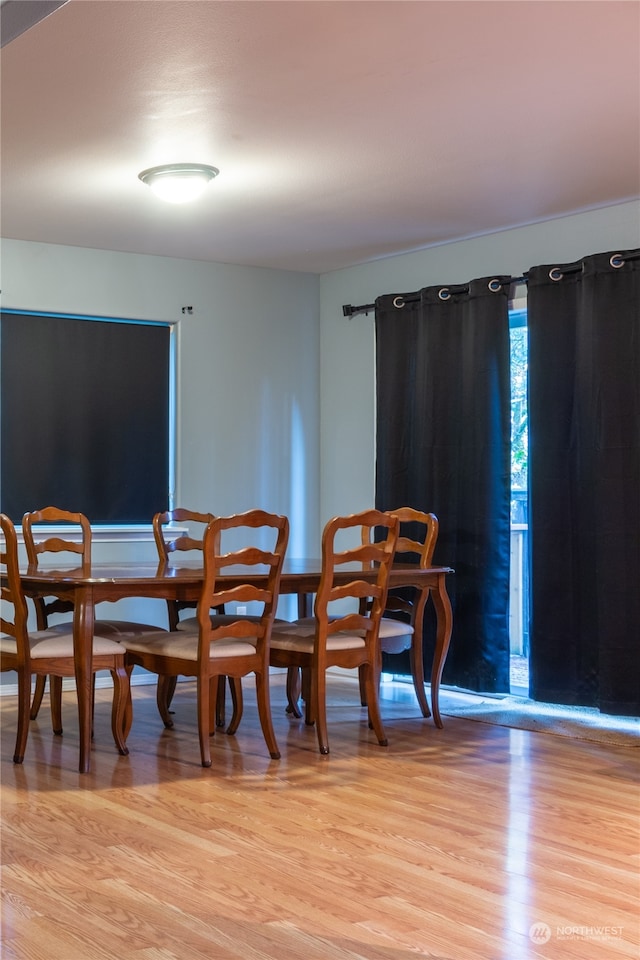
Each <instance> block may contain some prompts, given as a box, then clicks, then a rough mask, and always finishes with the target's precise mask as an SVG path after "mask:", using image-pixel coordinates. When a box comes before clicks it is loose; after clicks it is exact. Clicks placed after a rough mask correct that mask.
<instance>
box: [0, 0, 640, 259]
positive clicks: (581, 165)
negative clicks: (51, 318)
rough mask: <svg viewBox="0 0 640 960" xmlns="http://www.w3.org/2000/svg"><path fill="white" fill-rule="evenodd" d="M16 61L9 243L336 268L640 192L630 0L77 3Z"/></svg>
mask: <svg viewBox="0 0 640 960" xmlns="http://www.w3.org/2000/svg"><path fill="white" fill-rule="evenodd" d="M9 6H12V7H14V8H15V7H16V6H19V7H23V8H24V9H25V10H28V11H29V15H30V16H31V17H32V19H37V16H38V15H39V14H36V13H35V10H36V8H37V7H38V4H37V3H32V2H29V0H26V2H24V0H23V2H21V0H10V3H9V4H5V5H4V7H5V12H7V10H8V7H9ZM45 6H46V5H45ZM51 6H55V4H51ZM1 15H2V14H1V13H0V16H1ZM7 21H8V17H7ZM1 69H2V113H1V124H2V130H1V133H2V139H1V160H2V207H1V215H2V221H1V226H2V235H3V236H4V237H10V238H14V239H22V240H37V241H43V242H46V243H61V244H70V245H73V246H81V247H94V248H98V249H108V250H120V251H129V252H137V253H150V254H160V255H164V256H171V257H184V258H189V259H194V260H205V261H220V262H225V263H237V264H251V265H257V266H264V267H277V268H284V269H291V270H308V271H312V272H318V273H322V272H326V271H329V270H334V269H337V268H340V267H343V266H348V265H351V264H354V263H361V262H364V261H367V260H371V259H375V258H377V257H382V256H386V255H389V254H394V253H400V252H404V251H406V250H410V249H415V248H417V247H423V246H427V245H429V244H438V243H443V242H446V241H450V240H455V239H459V238H462V237H469V236H476V235H479V234H483V233H488V232H493V231H497V230H501V229H505V228H508V227H511V226H516V225H521V224H527V223H532V222H537V221H542V220H547V219H551V218H554V217H558V216H562V215H563V214H567V213H572V212H576V211H580V210H586V209H591V208H595V207H599V206H603V205H609V204H613V203H616V202H619V201H624V200H628V199H630V198H633V197H637V196H638V195H640V3H638V2H635V0H623V2H617V0H607V2H597V0H595V2H580V0H576V2H557V0H555V2H543V0H538V2H482V0H480V2H465V0H460V2H457V0H448V2H428V0H414V2H404V0H395V2H384V0H380V2H369V0H351V2H340V0H335V2H328V0H324V2H314V0H309V2H306V0H291V2H279V0H263V2H252V0H245V2H238V0H236V2H218V0H198V2H193V0H69V2H67V3H65V4H64V5H62V6H60V8H59V9H57V10H55V11H54V12H53V13H51V15H50V16H47V17H46V18H45V19H42V20H40V22H38V23H36V24H35V25H33V26H31V27H30V29H27V30H26V31H25V32H23V33H21V34H20V35H19V36H17V37H15V38H14V39H12V40H11V41H10V42H6V45H5V46H4V47H3V49H2V58H1ZM184 161H199V162H202V163H210V164H213V165H214V166H216V167H218V168H219V169H220V175H219V177H217V179H216V180H214V181H213V183H212V184H211V185H210V186H209V188H208V192H207V194H206V196H205V198H204V199H203V200H201V201H200V202H198V203H197V204H195V205H189V206H184V207H176V206H173V205H170V204H166V203H163V202H162V201H161V200H159V199H157V198H156V197H155V196H154V195H153V194H152V193H151V191H150V190H149V189H148V187H146V186H144V185H143V184H142V183H141V182H140V181H139V180H138V173H139V172H140V171H141V170H142V169H144V168H145V167H149V166H153V165H156V164H161V163H171V162H184Z"/></svg>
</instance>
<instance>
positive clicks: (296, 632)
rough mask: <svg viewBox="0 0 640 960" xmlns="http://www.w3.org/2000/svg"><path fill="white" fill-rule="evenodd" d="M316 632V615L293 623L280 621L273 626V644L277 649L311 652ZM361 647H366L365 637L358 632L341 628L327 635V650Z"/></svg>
mask: <svg viewBox="0 0 640 960" xmlns="http://www.w3.org/2000/svg"><path fill="white" fill-rule="evenodd" d="M315 634H316V621H315V618H314V617H305V618H304V619H302V620H294V621H293V622H292V623H283V622H278V623H276V624H274V627H273V632H272V634H271V646H272V647H273V648H274V649H276V650H300V651H302V652H304V653H311V652H312V651H313V643H314V638H315ZM360 647H364V639H363V637H362V636H360V634H358V633H351V632H349V631H348V630H341V631H340V632H339V633H334V634H332V635H330V636H329V637H327V650H355V649H359V648H360Z"/></svg>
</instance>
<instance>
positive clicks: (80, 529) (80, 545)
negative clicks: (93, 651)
mask: <svg viewBox="0 0 640 960" xmlns="http://www.w3.org/2000/svg"><path fill="white" fill-rule="evenodd" d="M54 524H55V525H59V526H64V527H65V528H66V529H65V531H64V536H63V535H62V534H61V531H58V530H56V531H52V530H51V526H52V525H54ZM34 527H35V528H37V529H34ZM47 527H48V529H47ZM22 535H23V537H24V544H25V548H26V551H27V560H28V562H29V566H33V567H38V566H39V565H40V563H41V561H43V560H45V559H46V558H47V556H48V555H49V556H51V555H59V554H66V555H67V556H68V557H69V556H70V557H72V558H77V559H78V560H79V561H80V562H81V563H82V564H83V565H85V564H86V565H87V566H90V565H91V544H92V534H91V525H90V523H89V520H88V519H87V517H85V515H84V514H82V513H73V512H70V511H69V510H62V509H60V508H59V507H44V508H43V509H42V510H32V511H31V512H29V513H25V515H24V517H23V518H22ZM33 602H34V605H35V611H36V625H37V628H38V630H53V631H56V632H58V633H62V634H65V635H66V634H67V633H69V632H72V631H73V621H72V619H69V620H67V621H65V622H63V623H56V624H51V623H50V622H49V618H50V617H51V616H52V615H53V614H56V613H58V614H59V613H63V614H66V613H71V614H72V613H73V602H72V601H71V600H63V599H60V598H58V597H37V598H35V599H34V601H33ZM156 629H159V628H158V627H154V626H153V625H151V624H148V623H136V622H135V621H131V620H102V619H100V620H96V622H95V624H94V634H95V635H96V636H99V637H106V638H109V639H110V640H115V641H120V640H122V639H123V638H124V637H126V636H132V635H134V634H136V633H148V632H149V631H150V630H156ZM46 680H47V677H46V674H42V673H40V674H38V675H37V677H36V687H35V691H34V695H33V702H32V704H31V719H32V720H35V719H36V717H37V716H38V712H39V710H40V705H41V703H42V697H43V695H44V691H45V685H46ZM49 686H50V690H49V693H50V699H51V705H52V710H53V702H54V700H56V701H57V702H58V704H59V702H60V697H61V694H62V684H61V681H60V678H56V677H53V678H52V679H50V683H49ZM58 709H59V707H56V710H58Z"/></svg>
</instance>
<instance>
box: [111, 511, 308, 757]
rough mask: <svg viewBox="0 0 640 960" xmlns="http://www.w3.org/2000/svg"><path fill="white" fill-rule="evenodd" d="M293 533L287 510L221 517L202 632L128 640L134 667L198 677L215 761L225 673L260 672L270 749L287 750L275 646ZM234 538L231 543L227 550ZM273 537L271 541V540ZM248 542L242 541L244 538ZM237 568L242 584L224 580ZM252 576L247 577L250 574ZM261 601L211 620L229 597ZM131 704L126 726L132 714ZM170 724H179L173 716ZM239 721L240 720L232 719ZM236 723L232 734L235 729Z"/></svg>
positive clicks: (201, 727) (210, 550) (205, 588)
mask: <svg viewBox="0 0 640 960" xmlns="http://www.w3.org/2000/svg"><path fill="white" fill-rule="evenodd" d="M288 539H289V521H288V520H287V518H286V517H283V516H276V515H274V514H271V513H266V512H265V511H263V510H249V511H247V512H246V513H242V514H235V515H234V516H231V517H216V518H215V519H213V520H212V521H211V522H210V523H209V524H208V526H207V529H206V531H205V534H204V540H203V561H204V579H203V584H202V591H201V594H200V598H199V600H198V607H197V621H198V629H197V631H191V630H183V631H173V632H169V633H157V632H156V633H151V634H148V635H146V636H144V635H143V636H138V637H132V638H130V639H127V640H125V641H124V645H125V646H126V648H127V658H126V662H127V669H129V670H131V669H133V667H134V666H139V667H142V668H143V669H145V670H149V671H151V672H152V673H156V674H158V676H160V677H162V676H164V677H177V676H186V677H194V678H195V679H196V682H197V716H198V734H199V740H200V757H201V762H202V766H203V767H209V766H211V751H210V745H209V737H210V736H212V735H213V734H214V732H215V727H216V722H215V720H216V700H217V691H218V684H217V682H215V681H216V680H217V678H219V677H225V676H227V677H233V678H236V679H238V680H239V679H240V678H241V677H244V676H246V675H248V674H250V673H254V674H255V679H256V695H257V704H258V713H259V716H260V723H261V726H262V732H263V735H264V738H265V742H266V744H267V748H268V750H269V754H270V756H271V757H272V758H273V759H274V760H276V759H278V758H279V757H280V751H279V749H278V744H277V741H276V737H275V733H274V730H273V723H272V719H271V706H270V697H269V648H270V641H271V631H272V627H273V621H274V618H275V612H276V607H277V603H278V594H279V589H280V577H281V575H282V564H283V562H284V556H285V551H286V547H287V542H288ZM227 540H229V542H230V544H231V545H233V549H232V550H228V551H227V552H224V549H226V548H227ZM267 540H270V543H269V544H268V545H267V546H264V543H265V542H266V541H267ZM240 544H241V545H240ZM231 567H237V568H238V578H239V579H238V581H237V583H236V586H231V587H229V586H226V585H225V583H224V582H223V581H222V580H220V581H219V579H218V578H219V576H221V575H223V574H224V573H225V572H226V571H227V570H228V569H229V568H231ZM245 577H246V579H243V578H245ZM253 603H256V604H258V605H259V607H260V611H261V612H260V613H259V615H256V616H254V617H251V618H249V617H244V616H238V615H234V614H228V615H226V616H225V617H224V622H222V623H220V622H219V621H216V619H215V617H214V619H213V620H212V617H211V610H212V609H214V610H215V609H216V608H219V607H221V606H224V605H226V604H231V605H234V604H235V605H238V604H240V605H241V606H247V605H248V604H253ZM132 709H133V708H132V704H131V701H130V702H129V705H128V711H127V722H126V726H125V730H126V731H128V729H129V726H130V724H131V720H132ZM165 725H166V726H169V727H171V726H173V721H172V720H171V719H170V718H168V723H167V721H165ZM232 725H233V721H232ZM232 725H231V726H230V728H229V729H228V730H227V733H229V734H231V733H235V728H233V729H232Z"/></svg>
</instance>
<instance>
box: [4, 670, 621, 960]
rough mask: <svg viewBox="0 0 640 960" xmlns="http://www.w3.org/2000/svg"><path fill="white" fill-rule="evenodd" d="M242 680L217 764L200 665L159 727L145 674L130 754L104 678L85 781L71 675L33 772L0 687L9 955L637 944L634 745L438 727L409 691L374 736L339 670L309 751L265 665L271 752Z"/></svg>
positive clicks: (220, 958) (354, 954) (350, 954)
mask: <svg viewBox="0 0 640 960" xmlns="http://www.w3.org/2000/svg"><path fill="white" fill-rule="evenodd" d="M244 687H245V690H246V691H247V692H246V704H245V713H244V718H243V721H242V724H241V726H240V729H239V731H238V733H237V735H236V736H235V737H227V736H226V735H224V733H222V734H217V735H216V737H215V738H214V740H213V743H212V756H213V765H212V767H211V768H210V769H207V770H203V769H202V768H201V767H200V764H199V749H198V743H197V731H196V724H195V695H194V689H193V685H192V684H190V683H189V684H187V683H181V684H179V686H178V692H177V694H176V698H175V711H176V714H175V720H176V726H175V728H174V730H172V731H165V730H164V729H163V727H162V724H161V722H160V720H159V717H158V715H157V712H156V708H155V702H154V695H155V687H153V686H142V687H141V686H138V687H135V688H134V690H133V693H134V724H133V729H132V732H131V736H130V738H129V747H130V751H131V752H130V755H129V757H119V756H118V755H117V753H116V751H115V747H114V745H113V741H112V739H111V736H110V732H109V698H110V691H108V690H103V691H98V694H97V705H96V722H95V741H94V749H93V757H92V772H91V773H90V774H85V775H82V774H79V773H78V772H77V762H78V738H77V725H76V717H75V701H74V694H73V693H65V703H64V716H65V721H66V727H65V734H64V736H63V737H62V738H59V737H54V736H53V734H52V732H51V729H50V725H49V712H48V702H47V699H46V698H45V703H44V704H43V708H42V710H41V713H40V717H39V718H38V720H37V721H35V722H34V723H32V729H31V732H30V737H29V743H28V746H27V753H26V756H25V761H24V764H23V765H22V766H15V765H14V764H13V762H12V759H11V758H12V754H13V740H14V735H15V700H14V698H13V697H6V696H5V697H2V698H0V713H1V719H2V768H1V772H2V822H3V827H2V859H3V873H2V895H3V927H2V957H3V960H106V958H109V960H111V958H120V960H122V958H125V960H128V958H135V960H192V958H193V960H231V958H233V960H356V958H358V960H410V958H411V957H414V956H416V955H417V956H425V957H430V958H432V960H445V958H446V960H533V958H539V960H574V958H575V960H600V958H602V960H614V958H618V957H620V958H622V957H624V958H633V960H637V958H638V956H639V948H638V943H639V921H638V880H639V870H640V861H639V854H640V849H639V818H638V813H639V804H638V797H639V795H638V789H637V773H638V754H639V753H640V751H639V750H637V749H633V748H631V747H612V746H605V745H602V744H597V743H591V742H588V741H578V740H569V739H565V738H562V737H556V736H551V735H549V734H543V733H532V732H527V731H523V730H511V729H508V728H506V727H499V726H492V725H489V724H486V723H479V722H474V721H471V720H461V719H451V718H446V717H445V718H444V719H445V727H444V729H443V730H437V729H436V728H435V727H434V725H433V723H432V722H431V721H430V720H423V719H422V718H421V717H420V716H419V712H418V709H417V705H416V703H415V700H414V698H413V695H412V693H411V690H410V688H407V691H406V693H404V692H401V693H400V694H398V695H397V698H396V699H387V698H386V697H385V699H384V700H383V716H384V719H385V724H386V728H387V734H388V737H389V747H388V748H381V747H379V746H378V745H377V743H376V741H375V738H374V737H373V735H372V733H371V732H370V731H369V730H368V728H367V723H366V719H365V711H363V710H362V708H360V706H359V704H358V700H357V694H356V688H355V685H353V684H351V682H350V681H349V682H345V681H343V680H341V679H337V680H334V681H332V682H331V687H330V698H329V699H330V706H329V709H328V717H329V737H330V743H331V751H332V752H331V755H330V756H328V757H321V756H320V755H319V753H318V752H317V742H316V737H315V732H314V730H313V728H307V727H305V724H304V721H302V720H292V719H289V718H288V717H286V716H285V712H284V692H283V689H282V687H281V686H280V678H276V679H274V684H273V685H272V690H273V694H272V699H273V713H274V723H275V729H276V735H277V737H278V739H279V743H280V749H281V751H282V759H281V760H280V761H272V760H270V759H269V757H268V754H267V751H266V747H265V744H264V741H263V740H262V736H261V733H260V727H259V724H258V720H257V716H256V711H255V706H254V700H253V698H252V696H251V694H250V690H251V683H250V682H247V681H245V683H244ZM532 928H533V929H532Z"/></svg>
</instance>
